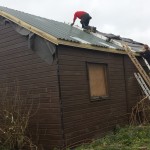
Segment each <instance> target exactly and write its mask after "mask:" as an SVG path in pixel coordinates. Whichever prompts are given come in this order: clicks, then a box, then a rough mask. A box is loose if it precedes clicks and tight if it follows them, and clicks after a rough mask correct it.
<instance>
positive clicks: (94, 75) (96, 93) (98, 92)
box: [88, 63, 108, 97]
mask: <svg viewBox="0 0 150 150" xmlns="http://www.w3.org/2000/svg"><path fill="white" fill-rule="evenodd" d="M88 72H89V85H90V94H91V97H106V96H108V86H107V65H105V64H92V63H88Z"/></svg>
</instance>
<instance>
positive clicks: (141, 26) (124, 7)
mask: <svg viewBox="0 0 150 150" xmlns="http://www.w3.org/2000/svg"><path fill="white" fill-rule="evenodd" d="M0 5H1V6H5V7H9V8H13V9H16V10H20V11H23V12H27V13H31V14H34V15H38V16H41V17H45V18H49V19H53V20H56V21H61V22H66V23H71V22H72V20H73V14H74V12H75V11H77V10H83V11H86V12H88V13H89V14H90V15H91V16H92V20H91V21H90V25H91V26H96V27H97V29H98V30H99V31H101V32H105V33H113V34H115V35H120V36H121V37H126V38H131V39H134V40H136V41H138V42H142V43H147V44H149V45H150V16H149V15H150V1H149V0H0ZM75 24H76V25H79V26H81V25H80V22H79V20H77V21H76V23H75Z"/></svg>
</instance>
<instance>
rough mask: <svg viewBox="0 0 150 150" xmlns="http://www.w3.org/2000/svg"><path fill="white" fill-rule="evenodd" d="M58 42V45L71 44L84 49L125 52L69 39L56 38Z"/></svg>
mask: <svg viewBox="0 0 150 150" xmlns="http://www.w3.org/2000/svg"><path fill="white" fill-rule="evenodd" d="M58 43H59V44H60V45H68V46H73V47H79V48H86V49H91V50H97V51H103V52H109V53H117V54H127V53H126V52H125V51H124V50H122V51H120V50H117V49H112V48H104V47H100V46H94V45H90V44H84V43H75V42H69V41H65V40H62V39H58Z"/></svg>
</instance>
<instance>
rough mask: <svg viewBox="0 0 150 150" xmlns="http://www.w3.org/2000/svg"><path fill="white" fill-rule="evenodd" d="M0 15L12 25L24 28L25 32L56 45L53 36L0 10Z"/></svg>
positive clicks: (56, 40)
mask: <svg viewBox="0 0 150 150" xmlns="http://www.w3.org/2000/svg"><path fill="white" fill-rule="evenodd" d="M0 15H1V16H3V17H4V18H7V19H8V20H11V21H12V22H14V23H16V24H18V25H20V26H22V27H24V28H26V29H27V30H29V31H31V32H33V33H35V34H37V35H39V36H40V37H42V38H44V39H46V40H48V41H50V42H52V43H54V44H56V45H58V39H57V38H55V37H54V36H52V35H50V34H48V33H46V32H44V31H42V30H39V29H38V28H36V27H33V26H32V25H30V24H28V23H26V22H24V21H22V20H20V19H18V18H16V17H14V16H13V15H10V14H8V13H6V12H4V11H2V10H0Z"/></svg>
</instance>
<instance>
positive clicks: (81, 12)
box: [73, 11, 87, 23]
mask: <svg viewBox="0 0 150 150" xmlns="http://www.w3.org/2000/svg"><path fill="white" fill-rule="evenodd" d="M84 14H87V13H86V12H84V11H77V12H76V13H75V14H74V18H73V23H74V22H75V21H76V19H77V18H79V19H81V17H82V15H84Z"/></svg>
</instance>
